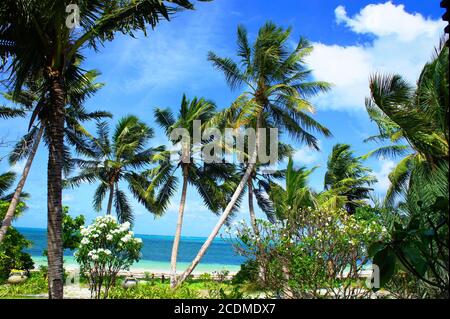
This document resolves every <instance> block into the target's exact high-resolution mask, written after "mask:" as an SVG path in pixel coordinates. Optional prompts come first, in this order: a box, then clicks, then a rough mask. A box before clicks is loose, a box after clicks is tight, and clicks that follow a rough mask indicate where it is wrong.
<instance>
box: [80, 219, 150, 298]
mask: <svg viewBox="0 0 450 319" xmlns="http://www.w3.org/2000/svg"><path fill="white" fill-rule="evenodd" d="M80 232H81V235H82V239H81V243H80V246H79V248H78V251H77V252H76V253H75V258H76V260H77V262H78V263H79V264H80V270H81V272H82V273H83V274H85V275H86V276H88V279H89V286H90V289H91V297H92V298H97V299H99V298H101V296H102V295H103V298H107V297H108V292H109V289H110V287H111V286H113V285H114V284H115V281H116V278H117V274H118V273H119V271H121V270H129V269H130V266H131V265H132V264H133V263H134V262H135V261H139V259H140V250H141V248H142V240H141V239H140V238H134V234H133V232H132V231H131V230H130V223H128V222H126V223H123V224H119V223H117V221H116V219H115V217H114V216H111V215H106V216H102V217H97V218H96V219H95V222H94V223H93V224H92V225H90V226H88V227H87V228H85V227H84V226H82V227H81V231H80Z"/></svg>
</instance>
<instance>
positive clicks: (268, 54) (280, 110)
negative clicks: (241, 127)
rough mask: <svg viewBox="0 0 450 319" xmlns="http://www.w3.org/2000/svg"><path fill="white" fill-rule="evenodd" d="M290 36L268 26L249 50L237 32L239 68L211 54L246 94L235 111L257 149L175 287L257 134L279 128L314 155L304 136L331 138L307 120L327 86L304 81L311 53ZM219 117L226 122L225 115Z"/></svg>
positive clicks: (247, 174) (240, 188)
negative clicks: (312, 99) (291, 42)
mask: <svg viewBox="0 0 450 319" xmlns="http://www.w3.org/2000/svg"><path fill="white" fill-rule="evenodd" d="M290 35H291V29H290V28H288V29H286V30H284V29H283V28H280V27H277V26H276V25H275V24H273V23H271V22H267V23H266V24H265V25H264V26H263V27H261V29H260V30H259V33H258V36H257V39H256V41H255V42H254V44H253V45H252V46H251V45H250V43H249V40H248V36H247V31H246V30H245V28H244V27H242V26H239V27H238V32H237V37H238V40H237V45H238V52H237V55H238V58H239V60H240V61H239V64H238V63H236V62H234V61H233V60H232V59H230V58H221V57H219V56H217V55H216V54H215V53H213V52H210V53H209V56H208V59H209V60H210V61H211V62H212V63H213V65H214V66H215V67H216V68H217V69H218V70H219V71H221V72H223V73H224V75H225V78H226V80H227V82H228V84H229V86H230V87H231V88H232V89H236V88H238V87H242V86H245V87H246V88H247V89H248V92H245V93H244V94H243V95H241V97H240V98H238V100H237V102H238V103H236V108H237V109H239V110H241V111H242V112H241V113H243V114H247V115H248V116H245V118H247V119H248V121H247V123H244V124H250V123H251V124H253V125H252V127H254V128H255V129H256V147H255V148H254V151H253V152H252V154H249V156H248V159H249V160H248V164H247V169H246V171H245V173H244V175H243V176H242V179H241V182H240V183H239V185H238V187H237V188H236V190H235V193H234V194H233V197H232V198H231V201H230V202H229V204H228V206H227V207H226V208H225V210H224V212H223V213H222V216H221V217H220V219H219V221H218V222H217V224H216V226H215V227H214V229H213V230H212V232H211V234H210V235H209V237H208V239H207V240H206V241H205V243H204V244H203V246H202V247H201V248H200V250H199V252H198V254H197V256H196V257H195V258H194V260H193V261H192V263H191V265H190V266H189V267H188V268H187V269H186V271H185V272H184V273H183V275H182V276H181V279H180V281H179V283H178V284H180V283H181V282H183V281H184V280H185V279H186V278H187V277H188V276H189V275H190V274H191V273H192V271H193V270H194V269H195V267H196V266H197V265H198V263H199V262H200V260H201V259H202V257H203V256H204V254H205V253H206V251H207V249H208V247H209V246H210V245H211V243H212V241H213V239H214V238H215V237H216V236H217V234H218V232H219V231H220V229H221V227H222V226H223V224H224V223H225V221H226V219H227V218H228V215H229V213H230V212H231V210H232V208H233V206H234V204H235V202H236V200H237V199H238V198H239V196H240V194H241V192H242V191H243V189H244V188H245V186H246V185H247V181H248V178H249V177H250V175H251V174H252V172H253V170H254V167H255V163H256V159H257V153H258V149H259V148H260V140H261V137H260V135H261V134H260V133H261V132H260V129H261V128H263V127H267V128H270V127H277V128H279V129H281V130H285V131H286V132H287V133H288V134H290V135H291V136H292V137H293V138H294V139H296V140H299V141H302V142H305V143H306V144H308V145H310V146H312V147H314V148H316V149H318V144H317V139H316V137H314V136H313V135H312V134H311V133H310V132H308V130H312V131H316V132H319V133H322V134H324V135H325V136H329V135H331V133H330V132H329V130H328V129H326V128H325V127H323V126H322V125H321V124H320V123H318V122H317V121H315V120H314V119H313V118H312V117H311V116H309V114H307V113H308V112H309V113H311V112H313V111H314V107H313V106H312V105H311V103H310V102H309V101H308V98H309V97H311V96H314V95H316V94H318V93H320V92H323V91H327V90H328V89H329V88H330V85H329V84H328V83H325V82H310V81H308V78H309V76H310V75H311V71H310V70H308V69H307V68H306V66H305V63H304V58H305V57H306V56H307V55H308V54H309V53H310V52H311V50H312V47H311V46H310V45H309V43H308V42H307V41H306V40H305V39H300V41H299V42H298V44H297V46H296V48H295V49H294V50H293V51H292V50H291V49H290V45H289V38H290ZM230 109H231V110H228V111H231V112H234V111H235V110H233V108H230ZM223 116H224V117H227V111H225V112H224V114H223Z"/></svg>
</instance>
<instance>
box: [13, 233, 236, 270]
mask: <svg viewBox="0 0 450 319" xmlns="http://www.w3.org/2000/svg"><path fill="white" fill-rule="evenodd" d="M18 230H19V231H20V232H21V233H22V234H23V235H24V236H25V237H26V238H27V239H28V240H31V241H32V242H33V246H32V247H31V248H29V249H27V252H28V253H30V254H31V256H32V257H33V260H34V261H35V263H36V265H41V264H42V265H45V264H46V263H47V260H46V258H45V257H43V256H42V253H43V251H44V249H46V247H47V232H46V230H45V229H39V228H18ZM136 237H139V238H141V239H142V242H143V248H142V250H141V253H142V258H141V260H140V261H139V262H138V263H135V264H134V265H133V267H132V268H135V269H148V270H149V271H150V270H162V271H169V269H170V254H171V250H172V240H173V237H171V236H154V235H139V234H136ZM204 241H205V238H202V237H182V238H181V242H180V248H179V253H178V266H177V268H178V269H183V268H185V267H187V266H188V265H189V263H190V262H191V260H192V259H193V258H194V257H195V255H196V254H197V252H198V250H199V249H200V247H201V245H202V244H203V243H204ZM243 261H244V258H243V257H241V256H239V255H237V254H236V253H235V252H234V250H233V247H232V245H231V244H230V243H229V242H227V241H225V240H222V239H216V240H214V242H213V244H212V245H211V246H210V248H209V249H208V251H207V253H206V255H205V256H204V257H203V259H202V262H201V263H200V265H199V266H198V267H197V269H196V270H197V271H199V272H211V271H220V270H229V271H237V270H239V268H240V267H239V266H240V264H241V263H242V262H243ZM64 263H65V264H66V266H76V265H77V264H76V261H75V260H74V258H73V251H69V250H67V251H65V252H64Z"/></svg>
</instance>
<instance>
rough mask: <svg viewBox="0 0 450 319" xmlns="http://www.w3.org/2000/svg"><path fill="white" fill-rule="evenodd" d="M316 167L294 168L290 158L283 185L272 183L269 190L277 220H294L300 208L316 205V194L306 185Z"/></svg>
mask: <svg viewBox="0 0 450 319" xmlns="http://www.w3.org/2000/svg"><path fill="white" fill-rule="evenodd" d="M316 168H317V167H314V168H312V169H309V170H308V169H306V168H305V167H300V168H298V169H296V168H294V162H293V161H292V158H289V162H288V165H287V168H286V172H285V177H286V178H285V185H286V186H285V187H284V188H283V187H282V186H280V185H279V184H275V183H274V184H273V185H272V186H271V188H270V191H269V196H270V199H271V201H272V203H273V206H274V215H275V217H276V219H277V220H278V221H284V220H295V219H296V216H298V213H299V212H300V210H301V209H303V208H307V207H315V206H316V205H317V200H316V194H315V193H314V192H313V191H312V190H311V189H310V188H309V187H308V177H309V175H311V173H312V172H314V170H315V169H316Z"/></svg>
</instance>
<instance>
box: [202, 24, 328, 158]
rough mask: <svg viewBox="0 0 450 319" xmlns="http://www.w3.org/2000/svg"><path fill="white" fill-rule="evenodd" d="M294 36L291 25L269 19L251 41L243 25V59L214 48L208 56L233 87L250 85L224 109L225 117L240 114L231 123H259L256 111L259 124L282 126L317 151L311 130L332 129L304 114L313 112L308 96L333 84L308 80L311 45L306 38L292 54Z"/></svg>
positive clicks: (240, 47)
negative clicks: (274, 22)
mask: <svg viewBox="0 0 450 319" xmlns="http://www.w3.org/2000/svg"><path fill="white" fill-rule="evenodd" d="M290 35H291V29H290V28H288V29H286V30H284V29H282V28H281V27H277V26H276V25H274V24H273V23H271V22H267V23H266V24H265V25H264V26H263V27H261V29H260V30H259V33H258V36H257V39H256V41H255V42H254V44H253V45H250V43H249V40H248V36H247V31H246V29H245V28H244V27H243V26H239V27H238V32H237V46H238V51H237V55H238V57H239V63H236V62H234V61H233V60H232V59H230V58H221V57H219V56H217V55H216V54H215V53H213V52H210V53H209V56H208V59H209V60H210V61H212V63H213V65H214V66H215V67H216V68H217V69H218V70H220V71H221V72H223V73H224V75H225V78H226V80H227V82H228V84H229V86H230V87H231V88H233V89H234V88H237V87H240V86H246V87H247V89H248V90H249V91H248V92H245V93H244V94H243V95H241V96H240V98H238V100H237V101H236V102H235V103H234V105H232V107H230V108H229V109H227V110H226V111H225V112H224V114H223V117H224V118H226V117H227V116H228V115H229V113H236V112H237V113H239V114H240V117H241V120H240V121H236V122H235V123H233V124H238V125H239V124H249V123H250V122H251V121H253V122H255V121H256V120H255V119H256V118H257V115H261V119H260V125H261V127H266V128H269V127H277V128H279V129H281V130H283V129H284V130H286V131H287V132H288V133H289V134H290V135H291V136H292V137H294V138H296V139H298V140H300V141H302V142H305V143H307V144H308V145H309V146H312V147H314V148H316V149H318V144H317V139H316V138H315V137H314V136H313V135H312V134H311V133H309V132H308V130H313V131H317V132H319V133H322V134H324V135H325V136H330V135H331V133H330V131H329V130H328V129H327V128H325V127H324V126H322V125H321V124H320V123H318V122H317V121H315V120H314V119H313V118H312V117H311V116H309V115H308V114H307V113H306V112H309V113H312V112H314V107H313V105H312V104H311V103H310V102H309V101H308V98H310V97H312V96H314V95H316V94H318V93H320V92H324V91H327V90H328V89H329V88H330V84H328V83H326V82H320V81H309V79H310V77H311V70H309V69H307V68H306V66H305V57H306V56H308V55H309V54H310V53H311V51H312V46H311V45H310V44H309V43H308V41H306V40H305V39H303V38H302V39H300V41H299V42H298V44H297V46H296V48H295V49H294V50H293V51H292V52H291V50H290V45H289V38H290Z"/></svg>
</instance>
